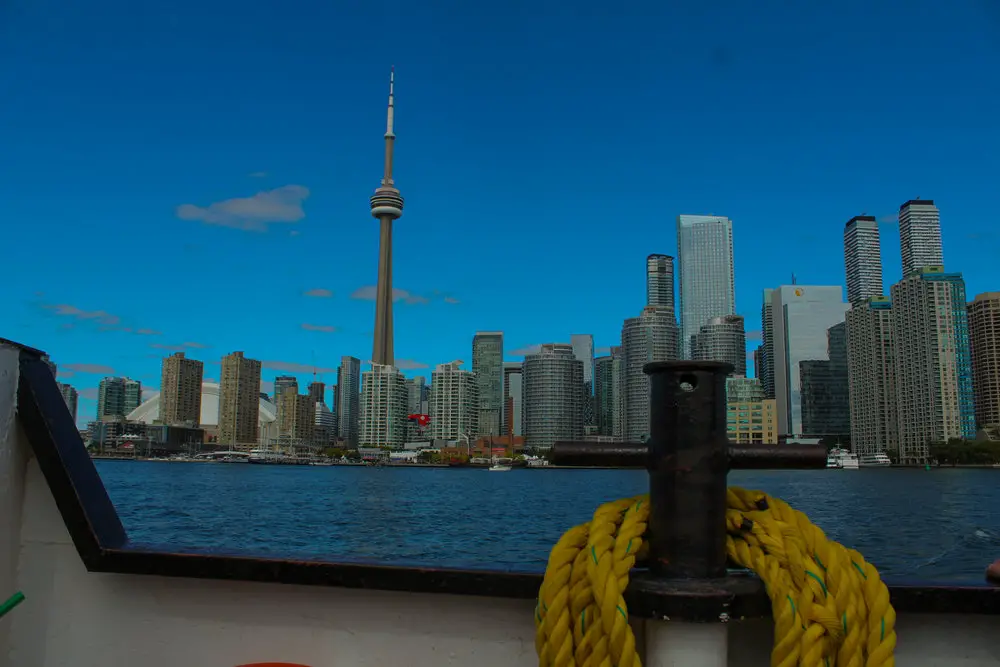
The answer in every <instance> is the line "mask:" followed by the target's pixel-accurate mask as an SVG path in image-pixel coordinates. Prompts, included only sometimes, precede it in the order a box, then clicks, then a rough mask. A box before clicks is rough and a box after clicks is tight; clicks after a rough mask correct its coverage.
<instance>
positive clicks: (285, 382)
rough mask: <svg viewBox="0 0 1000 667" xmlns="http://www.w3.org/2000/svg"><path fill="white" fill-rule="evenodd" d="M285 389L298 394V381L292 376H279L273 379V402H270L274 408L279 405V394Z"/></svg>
mask: <svg viewBox="0 0 1000 667" xmlns="http://www.w3.org/2000/svg"><path fill="white" fill-rule="evenodd" d="M285 389H290V390H291V391H293V392H295V393H298V392H299V380H298V378H296V377H295V376H294V375H279V376H278V377H276V378H274V401H272V402H273V403H274V404H275V405H276V406H280V405H281V392H283V391H284V390H285Z"/></svg>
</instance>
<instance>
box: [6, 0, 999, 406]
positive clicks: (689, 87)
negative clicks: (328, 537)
mask: <svg viewBox="0 0 1000 667" xmlns="http://www.w3.org/2000/svg"><path fill="white" fill-rule="evenodd" d="M391 64H395V65H396V71H397V125H396V127H397V136H398V139H397V160H396V174H397V178H396V182H397V185H398V186H399V188H400V190H401V191H402V193H403V196H404V197H405V198H406V209H405V212H404V215H403V218H402V219H401V220H400V221H399V222H398V223H397V225H396V237H395V239H396V245H395V250H394V252H395V268H394V273H395V282H396V287H397V288H399V289H401V290H404V292H402V293H401V295H402V298H401V299H400V301H398V302H397V306H396V354H397V357H398V358H399V359H402V360H404V361H401V362H400V363H401V365H404V366H406V367H408V368H409V369H410V370H409V371H408V372H410V373H411V374H412V373H427V372H429V368H430V367H433V365H434V364H436V363H441V362H446V361H450V360H453V359H466V360H468V359H469V356H470V347H471V338H472V335H473V333H474V332H475V331H476V330H494V329H500V330H503V331H504V332H505V335H506V346H507V348H508V357H509V358H510V359H517V358H519V357H518V351H523V349H524V348H526V347H528V346H531V345H535V344H538V343H543V342H555V341H567V340H568V338H569V335H570V333H580V332H592V333H593V334H594V336H595V340H596V344H597V346H598V347H599V348H602V347H606V346H608V345H612V344H616V343H617V341H618V338H619V334H620V328H621V323H622V320H623V319H624V318H626V317H632V316H635V315H636V314H637V313H638V311H639V309H640V308H641V306H642V305H643V300H644V296H645V295H644V287H643V269H644V259H645V257H646V255H647V254H649V253H653V252H659V253H668V254H673V253H674V252H675V249H676V237H675V228H674V224H675V223H674V220H675V217H676V215H677V214H679V213H706V214H707V213H714V214H719V215H728V216H730V217H731V218H732V219H733V221H734V237H735V253H736V281H737V305H738V309H739V311H740V312H741V313H742V314H744V315H746V316H747V318H748V328H751V329H758V328H759V313H760V298H761V297H760V295H761V290H762V289H764V288H765V287H773V286H777V285H779V284H782V283H787V282H788V281H789V279H790V276H791V274H792V273H793V272H794V273H795V274H796V275H797V276H798V279H799V282H800V283H803V284H842V283H843V282H844V278H843V272H844V269H843V258H842V254H841V242H842V231H843V225H844V223H845V222H846V221H847V220H848V219H849V218H850V217H851V216H853V215H856V214H860V213H868V214H871V215H876V216H878V217H879V218H880V219H883V218H884V219H886V220H894V218H895V213H896V211H897V209H898V206H899V204H900V203H902V202H903V201H905V200H907V199H910V198H913V197H917V196H920V197H923V198H933V199H934V200H935V201H936V202H937V203H938V205H939V207H940V208H941V216H942V226H943V235H944V244H945V263H946V265H947V267H948V268H949V269H951V270H958V271H962V272H964V273H965V276H966V280H967V282H968V289H969V293H970V298H971V295H973V294H976V293H978V292H983V291H987V290H994V289H1000V276H998V274H997V273H996V270H995V268H992V267H994V266H995V264H994V262H995V258H996V257H997V253H998V250H1000V233H998V232H997V231H996V222H995V220H994V218H995V214H994V213H992V211H993V210H994V209H995V208H996V203H995V202H994V203H991V199H990V197H991V195H995V193H996V190H997V187H996V184H997V180H996V179H997V174H998V172H1000V133H998V129H997V118H1000V89H998V86H1000V84H998V80H997V78H996V76H995V73H996V72H997V71H998V69H1000V6H998V5H996V4H995V3H993V2H992V0H958V1H957V2H955V3H951V4H947V5H945V4H942V3H940V2H932V1H929V0H908V1H906V2H879V3H872V2H861V1H857V0H847V1H845V2H839V3H833V4H831V3H825V4H824V3H812V2H808V3H795V2H791V1H790V0H784V1H781V2H778V1H775V0H763V1H761V2H754V3H750V2H745V1H720V2H715V3H700V2H686V1H685V2H675V3H657V2H629V3H619V4H617V5H608V4H606V3H600V4H598V3H587V2H584V3H567V2H559V3H557V2H548V1H540V2H532V3H527V2H520V1H512V2H507V3H497V4H495V5H488V4H481V3H464V2H456V1H454V0H448V1H442V2H434V3H422V2H368V3H342V2H333V3H319V2H308V3H307V2H296V1H291V2H284V3H280V4H279V3H276V2H250V3H247V2H235V1H232V0H198V2H193V1H192V0H177V1H175V2H171V3H136V2H125V1H124V0H93V2H90V3H86V5H85V6H84V5H74V4H73V3H69V4H66V3H54V2H50V1H47V0H7V2H5V3H0V96H2V97H0V99H2V104H0V146H2V149H0V150H2V152H0V225H2V230H3V239H4V248H5V249H6V250H7V252H5V256H4V260H5V268H6V269H7V272H6V275H7V276H8V280H6V281H4V282H3V283H2V284H0V305H2V307H3V310H2V315H0V336H4V337H8V338H13V339H15V340H18V341H23V342H24V343H27V344H30V345H33V346H36V347H40V348H42V349H45V350H47V351H48V352H50V354H51V355H52V357H53V359H54V360H55V361H56V362H57V363H58V364H59V365H60V367H61V368H62V369H63V370H64V371H65V373H64V374H63V377H64V378H65V381H67V382H70V383H72V384H74V385H75V386H77V387H78V388H79V389H81V390H83V391H84V396H85V397H92V396H93V392H92V390H93V388H94V387H95V386H96V383H97V382H98V381H99V379H100V377H101V376H102V375H103V374H105V373H116V374H122V375H129V376H131V377H135V378H138V379H140V380H142V381H143V382H144V384H146V385H148V386H150V387H156V386H158V384H159V359H160V358H161V357H162V356H164V355H165V354H168V353H169V352H170V351H171V349H172V348H184V349H187V350H188V352H189V354H190V355H191V356H195V357H196V358H200V359H203V360H204V361H206V362H208V365H207V366H206V375H207V376H209V377H213V376H217V372H216V369H217V366H213V365H212V364H211V362H213V361H217V360H218V359H219V357H220V356H221V355H223V354H225V353H227V352H229V351H232V350H237V349H239V350H244V351H246V353H247V354H248V355H251V356H253V357H255V358H258V359H262V360H264V361H265V366H266V370H265V379H268V380H270V379H272V378H273V377H274V375H275V374H280V373H282V372H285V371H300V372H302V375H301V376H300V377H301V378H302V379H303V380H307V379H308V377H309V374H308V370H309V368H311V367H312V366H313V365H315V366H317V367H318V368H319V369H320V372H321V373H322V374H323V377H324V379H325V380H327V381H328V382H333V381H334V379H335V375H334V373H333V372H332V370H331V369H333V368H335V367H336V365H337V363H338V362H339V359H340V356H341V355H344V354H350V355H355V356H358V357H361V358H362V359H367V358H368V357H369V356H370V352H371V336H370V331H371V327H372V322H373V303H372V301H370V300H365V299H359V298H351V297H352V294H356V293H357V292H358V291H359V290H360V291H361V294H362V295H363V294H365V292H366V290H365V288H366V286H370V285H372V283H373V282H374V279H375V273H376V263H377V248H376V244H377V234H378V231H377V223H376V222H375V221H374V220H372V219H371V217H370V216H369V213H368V197H369V195H370V194H371V192H372V190H373V189H374V188H375V187H376V186H377V185H378V179H379V178H380V176H381V169H382V165H381V161H382V133H383V132H384V123H385V102H386V87H387V81H386V80H387V75H388V69H389V66H390V65H391ZM240 199H247V200H248V201H239V200H240ZM233 200H237V201H233ZM213 204H215V206H213ZM185 205H190V206H185ZM179 214H180V215H179ZM192 218H197V219H192ZM244 227H250V229H244ZM11 250H13V252H11ZM883 254H884V265H885V273H886V281H887V284H889V283H890V282H892V281H895V280H896V279H897V278H898V274H899V241H898V234H897V230H896V227H895V225H894V224H891V222H890V223H887V224H885V225H884V226H883ZM991 260H993V261H991ZM310 292H311V293H312V294H315V295H322V296H309V295H308V294H309V293H310ZM93 410H94V406H93V402H92V401H90V400H84V401H83V402H82V403H81V408H80V415H81V422H82V421H84V420H85V419H87V418H88V417H89V416H90V415H92V414H93Z"/></svg>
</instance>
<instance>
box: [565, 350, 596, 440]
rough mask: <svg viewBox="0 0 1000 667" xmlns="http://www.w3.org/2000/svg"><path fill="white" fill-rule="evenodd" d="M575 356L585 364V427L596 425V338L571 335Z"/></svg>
mask: <svg viewBox="0 0 1000 667" xmlns="http://www.w3.org/2000/svg"><path fill="white" fill-rule="evenodd" d="M569 344H570V345H572V346H573V355H574V356H575V357H576V358H577V359H579V360H580V362H581V363H582V364H583V425H584V426H592V425H593V424H594V336H593V334H571V335H570V337H569Z"/></svg>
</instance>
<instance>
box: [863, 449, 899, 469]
mask: <svg viewBox="0 0 1000 667" xmlns="http://www.w3.org/2000/svg"><path fill="white" fill-rule="evenodd" d="M858 462H859V463H860V464H861V467H862V468H887V467H889V466H891V465H892V461H891V460H890V459H889V456H888V454H886V453H885V452H879V453H878V454H862V455H861V457H860V458H859V459H858Z"/></svg>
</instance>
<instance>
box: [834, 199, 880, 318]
mask: <svg viewBox="0 0 1000 667" xmlns="http://www.w3.org/2000/svg"><path fill="white" fill-rule="evenodd" d="M844 270H845V274H846V276H847V301H848V303H850V304H858V303H863V302H864V301H865V300H867V299H870V298H872V297H875V296H881V295H882V294H884V293H885V292H884V288H883V285H882V247H881V244H880V243H879V232H878V221H877V220H875V216H872V215H856V216H854V217H853V218H851V219H850V220H848V221H847V225H845V226H844Z"/></svg>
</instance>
